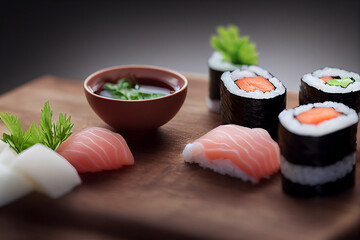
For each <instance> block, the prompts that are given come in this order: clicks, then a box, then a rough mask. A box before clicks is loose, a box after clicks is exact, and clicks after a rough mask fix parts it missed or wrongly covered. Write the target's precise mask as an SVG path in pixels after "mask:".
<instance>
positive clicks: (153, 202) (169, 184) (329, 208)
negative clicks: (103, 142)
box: [0, 75, 360, 240]
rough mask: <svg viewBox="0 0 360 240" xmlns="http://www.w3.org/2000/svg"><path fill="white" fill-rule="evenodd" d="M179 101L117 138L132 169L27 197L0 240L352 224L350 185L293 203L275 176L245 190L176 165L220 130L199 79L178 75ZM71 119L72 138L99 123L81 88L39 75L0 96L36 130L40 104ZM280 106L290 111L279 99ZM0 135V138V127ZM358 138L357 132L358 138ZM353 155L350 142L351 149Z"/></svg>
mask: <svg viewBox="0 0 360 240" xmlns="http://www.w3.org/2000/svg"><path fill="white" fill-rule="evenodd" d="M187 77H188V79H189V90H188V96H187V99H186V101H185V103H184V106H183V107H182V109H181V110H180V112H179V113H178V114H177V115H176V116H175V118H174V119H172V120H171V121H170V122H169V123H167V124H166V125H164V126H162V127H161V128H159V129H158V130H157V131H155V132H152V133H149V134H147V135H124V138H125V139H126V141H127V142H128V144H129V147H130V149H131V150H132V152H133V154H134V157H135V165H134V166H131V167H124V168H122V169H120V170H117V171H104V172H100V173H89V174H82V175H81V178H82V180H83V183H82V184H81V185H80V186H79V187H77V188H75V189H74V190H73V191H72V192H70V193H69V194H67V195H65V196H63V197H61V198H60V199H56V200H54V199H50V198H47V197H46V196H44V195H41V194H39V193H32V194H30V195H28V196H26V197H24V198H22V199H20V200H18V201H16V202H13V203H11V204H9V205H8V206H6V207H3V208H2V209H0V213H1V214H0V234H1V236H2V237H4V239H54V238H57V239H74V238H85V239H123V238H124V239H129V238H136V239H149V238H154V239H159V238H161V239H185V238H186V239H293V240H296V239H318V240H321V239H338V238H339V239H341V238H342V236H344V235H346V234H349V233H350V234H354V233H355V234H356V231H358V229H357V227H358V226H359V223H360V208H359V202H360V187H359V186H360V176H359V175H360V174H359V157H358V159H357V173H356V185H355V187H354V188H352V189H351V190H348V191H345V192H343V193H341V194H339V195H337V196H333V197H327V198H313V199H297V198H293V197H289V196H287V195H285V194H284V193H283V192H282V190H281V178H280V174H279V173H278V174H276V175H274V176H272V177H271V178H270V179H269V180H262V181H261V182H260V183H259V184H257V185H253V184H251V183H248V182H243V181H241V180H239V179H236V178H232V177H228V176H222V175H219V174H216V173H214V172H212V171H211V170H206V169H202V168H201V167H199V166H197V165H195V164H186V163H184V160H183V157H182V154H181V153H182V150H183V148H184V147H185V145H186V144H187V143H189V142H192V141H193V140H195V139H196V138H198V137H200V136H201V135H203V134H205V133H206V132H208V131H209V130H211V129H213V128H214V127H216V126H218V125H219V124H220V117H219V115H217V114H214V113H212V112H210V111H209V110H208V109H207V107H206V104H205V98H206V96H207V89H208V81H207V77H206V76H201V75H198V76H197V75H187ZM47 100H49V101H50V105H51V107H52V109H53V111H54V115H55V116H57V115H58V114H59V113H60V112H66V113H68V114H70V115H71V116H72V121H73V123H74V124H75V127H74V129H73V130H74V131H79V130H81V129H83V128H85V127H89V126H100V127H106V128H108V126H107V125H106V124H105V123H104V122H102V121H101V120H100V119H99V118H98V117H97V116H96V115H95V114H94V113H93V111H92V110H91V108H90V107H89V105H88V104H87V102H86V99H85V96H84V94H83V89H82V82H78V81H71V80H67V79H61V78H58V77H54V76H44V77H41V78H39V79H36V80H34V81H31V82H29V83H27V84H26V85H23V86H21V87H19V88H17V89H14V90H12V91H10V92H8V93H5V94H3V95H2V96H0V111H1V112H11V113H13V114H16V115H18V116H19V117H20V119H21V121H22V125H23V128H27V127H28V126H29V125H30V124H31V122H33V121H35V122H36V123H37V124H38V120H39V119H40V109H41V108H42V106H43V104H44V102H45V101H47ZM287 102H288V104H287V106H288V107H294V106H296V105H297V104H298V102H297V94H295V93H288V97H287ZM0 130H1V132H4V131H6V129H5V127H4V125H3V124H2V123H1V124H0ZM358 137H359V132H358ZM357 149H358V151H359V149H360V147H359V143H358V147H357Z"/></svg>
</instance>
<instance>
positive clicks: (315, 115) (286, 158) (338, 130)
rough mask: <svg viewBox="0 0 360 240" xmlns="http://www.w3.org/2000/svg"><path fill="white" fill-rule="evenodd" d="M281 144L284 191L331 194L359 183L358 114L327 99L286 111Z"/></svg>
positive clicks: (282, 122) (306, 195)
mask: <svg viewBox="0 0 360 240" xmlns="http://www.w3.org/2000/svg"><path fill="white" fill-rule="evenodd" d="M279 119H280V126H279V145H280V152H281V164H280V169H281V174H282V188H283V191H284V192H285V193H287V194H289V195H293V196H300V197H314V196H327V195H332V194H336V193H339V192H341V191H343V190H345V189H348V188H350V187H351V186H353V185H354V183H355V180H354V178H355V164H356V132H357V123H358V121H359V118H358V115H357V113H356V112H355V111H354V110H353V109H351V108H349V107H348V106H346V105H344V104H342V103H335V102H324V103H314V104H307V105H302V106H299V107H296V108H293V109H289V110H284V111H283V112H282V113H281V114H280V115H279Z"/></svg>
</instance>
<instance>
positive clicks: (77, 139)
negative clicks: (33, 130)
mask: <svg viewBox="0 0 360 240" xmlns="http://www.w3.org/2000/svg"><path fill="white" fill-rule="evenodd" d="M57 152H58V153H59V154H60V155H61V156H63V157H64V158H65V159H66V160H68V161H69V162H70V163H71V165H73V166H74V167H75V168H76V170H77V171H78V172H79V173H85V172H98V171H102V170H115V169H118V168H121V167H122V166H124V165H133V164H134V157H133V155H132V153H131V151H130V149H129V147H128V145H127V143H126V141H125V139H124V138H123V137H122V136H121V135H120V134H118V133H114V132H111V131H109V130H107V129H105V128H99V127H90V128H86V129H84V130H82V131H80V132H77V133H75V134H73V135H71V136H70V137H69V138H68V139H67V140H66V141H65V142H63V143H62V144H61V145H60V147H59V148H58V150H57Z"/></svg>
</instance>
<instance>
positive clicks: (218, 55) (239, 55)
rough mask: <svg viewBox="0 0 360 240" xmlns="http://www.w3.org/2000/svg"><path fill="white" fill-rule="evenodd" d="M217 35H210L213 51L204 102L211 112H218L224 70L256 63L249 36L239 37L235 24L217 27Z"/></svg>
mask: <svg viewBox="0 0 360 240" xmlns="http://www.w3.org/2000/svg"><path fill="white" fill-rule="evenodd" d="M217 32H218V35H217V36H212V37H211V40H210V44H211V46H212V47H213V48H214V49H215V52H213V54H212V55H211V57H210V58H209V60H208V67H209V78H210V82H209V97H208V98H207V99H206V103H207V105H208V107H209V109H210V110H211V111H213V112H216V113H220V87H219V86H220V85H219V84H220V78H221V75H222V74H223V73H224V72H226V71H234V70H236V69H238V68H241V66H242V65H257V64H258V61H257V56H258V53H257V52H256V49H255V48H256V46H255V44H254V43H250V42H249V37H247V36H245V37H240V36H239V30H238V28H237V27H236V26H229V27H228V28H227V29H226V28H224V27H218V28H217Z"/></svg>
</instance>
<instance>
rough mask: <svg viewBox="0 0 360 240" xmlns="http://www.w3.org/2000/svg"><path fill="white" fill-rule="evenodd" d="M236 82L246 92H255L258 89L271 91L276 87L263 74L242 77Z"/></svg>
mask: <svg viewBox="0 0 360 240" xmlns="http://www.w3.org/2000/svg"><path fill="white" fill-rule="evenodd" d="M235 83H236V85H238V86H239V88H241V89H242V90H244V91H246V92H253V91H256V90H259V91H262V92H270V91H271V90H274V89H275V87H274V85H272V83H271V82H270V81H269V80H268V79H266V78H264V77H261V76H256V77H244V78H240V79H238V80H236V81H235Z"/></svg>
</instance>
